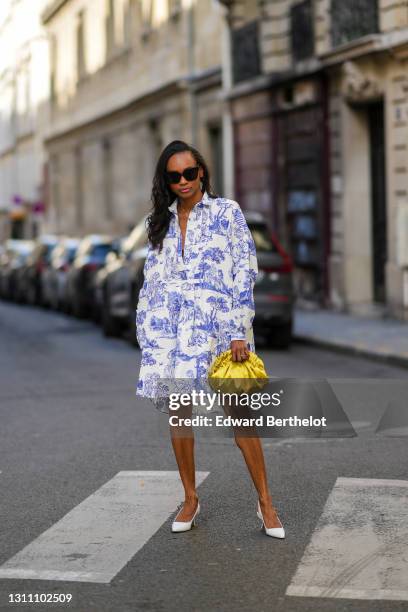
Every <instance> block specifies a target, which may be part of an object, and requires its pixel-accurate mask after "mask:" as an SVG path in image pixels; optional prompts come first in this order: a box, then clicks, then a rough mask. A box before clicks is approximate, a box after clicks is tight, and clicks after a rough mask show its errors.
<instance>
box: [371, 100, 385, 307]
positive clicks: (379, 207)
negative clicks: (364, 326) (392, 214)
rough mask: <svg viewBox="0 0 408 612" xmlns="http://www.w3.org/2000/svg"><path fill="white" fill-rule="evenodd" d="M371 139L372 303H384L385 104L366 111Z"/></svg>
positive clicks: (378, 103)
mask: <svg viewBox="0 0 408 612" xmlns="http://www.w3.org/2000/svg"><path fill="white" fill-rule="evenodd" d="M367 113H368V125H369V135H370V136H369V138H370V175H371V240H372V254H373V257H372V278H373V299H374V301H375V302H379V303H385V301H386V287H385V265H386V262H387V206H386V175H385V143H384V103H383V101H381V102H375V103H373V104H370V105H369V106H368V108H367Z"/></svg>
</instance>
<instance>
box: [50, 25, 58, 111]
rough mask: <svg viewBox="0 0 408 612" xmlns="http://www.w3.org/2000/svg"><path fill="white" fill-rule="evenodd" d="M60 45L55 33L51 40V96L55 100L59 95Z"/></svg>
mask: <svg viewBox="0 0 408 612" xmlns="http://www.w3.org/2000/svg"><path fill="white" fill-rule="evenodd" d="M57 54H58V45H57V37H56V36H55V34H54V35H53V36H52V37H51V41H50V97H51V101H52V102H53V101H54V100H55V98H56V95H57V62H58V55H57Z"/></svg>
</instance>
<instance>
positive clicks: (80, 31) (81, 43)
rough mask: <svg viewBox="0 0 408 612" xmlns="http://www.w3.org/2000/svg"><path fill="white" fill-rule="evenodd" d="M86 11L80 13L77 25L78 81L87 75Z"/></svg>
mask: <svg viewBox="0 0 408 612" xmlns="http://www.w3.org/2000/svg"><path fill="white" fill-rule="evenodd" d="M84 20H85V17H84V11H81V12H80V13H78V17H77V26H76V49H77V78H78V81H80V80H81V79H83V78H84V76H85V75H86V66H85V28H84Z"/></svg>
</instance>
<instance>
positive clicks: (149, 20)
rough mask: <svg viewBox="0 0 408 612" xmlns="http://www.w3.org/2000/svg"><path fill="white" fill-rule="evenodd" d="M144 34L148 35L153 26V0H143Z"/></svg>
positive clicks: (144, 35)
mask: <svg viewBox="0 0 408 612" xmlns="http://www.w3.org/2000/svg"><path fill="white" fill-rule="evenodd" d="M141 3H142V6H141V9H142V11H141V12H142V36H143V37H146V36H147V35H148V34H149V33H150V31H151V30H152V28H153V0H141Z"/></svg>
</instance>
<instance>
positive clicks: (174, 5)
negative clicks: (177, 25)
mask: <svg viewBox="0 0 408 612" xmlns="http://www.w3.org/2000/svg"><path fill="white" fill-rule="evenodd" d="M168 2H169V17H170V18H174V17H178V15H179V14H180V11H181V0H168Z"/></svg>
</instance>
